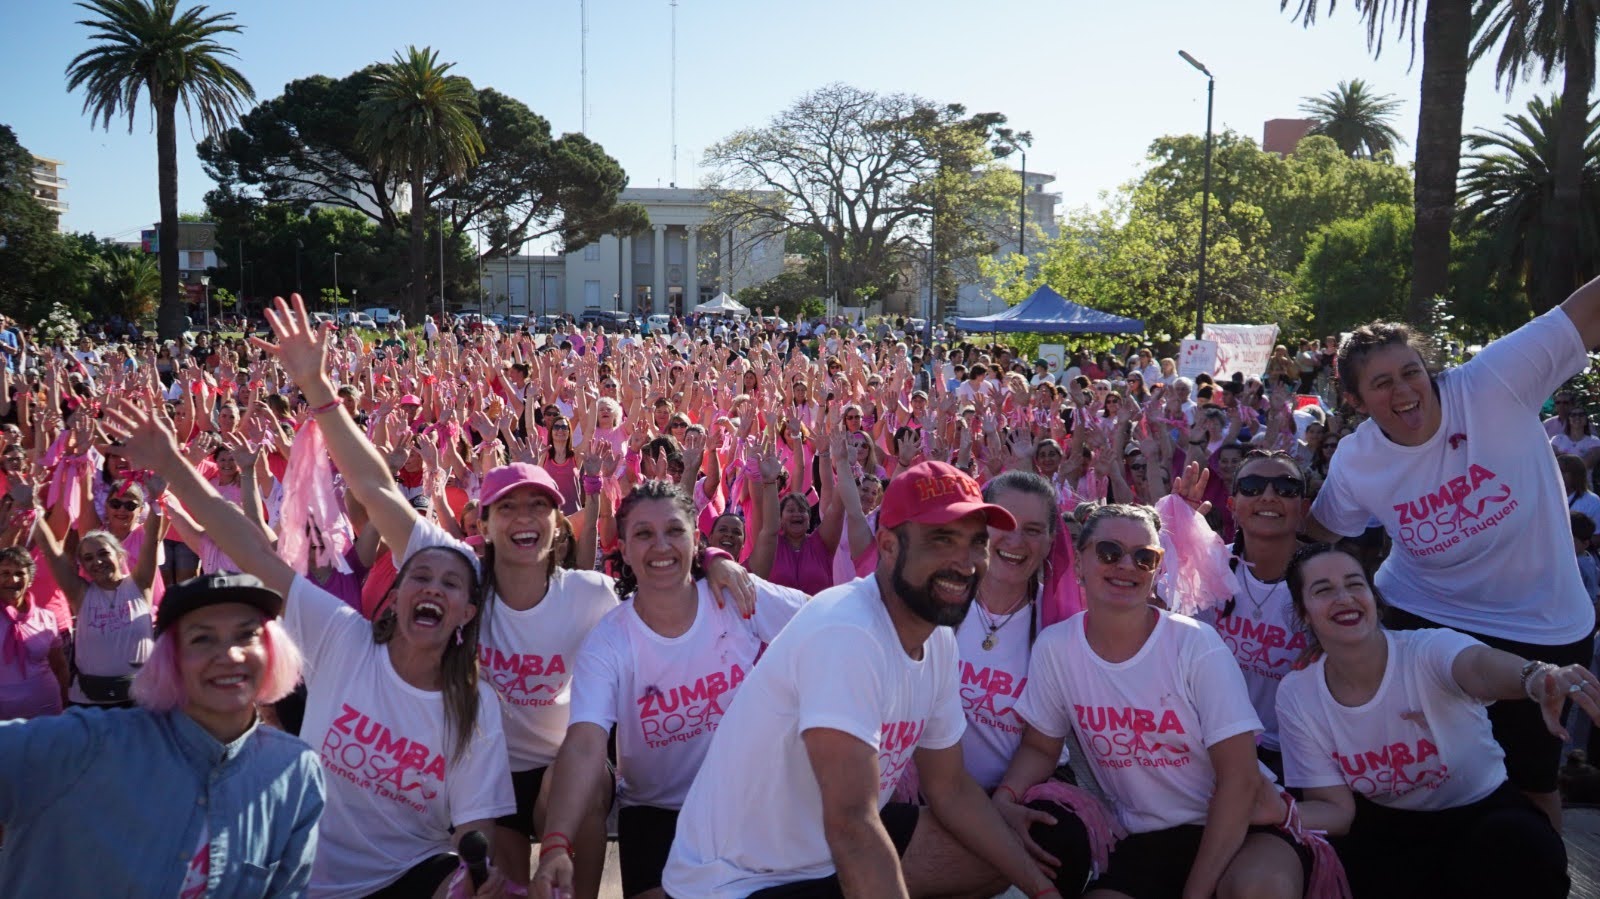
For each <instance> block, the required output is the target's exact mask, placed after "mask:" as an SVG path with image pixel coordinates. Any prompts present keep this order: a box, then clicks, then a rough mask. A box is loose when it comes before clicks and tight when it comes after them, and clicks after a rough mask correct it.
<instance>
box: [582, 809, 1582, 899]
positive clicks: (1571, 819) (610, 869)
mask: <svg viewBox="0 0 1600 899" xmlns="http://www.w3.org/2000/svg"><path fill="white" fill-rule="evenodd" d="M1565 836H1566V838H1567V856H1568V870H1570V871H1571V872H1572V894H1571V897H1570V899H1600V808H1583V809H1575V808H1569V809H1567V819H1566V829H1565ZM600 899H623V896H622V877H621V875H620V874H619V873H618V870H617V844H616V843H614V842H613V843H611V844H610V845H609V846H608V847H607V849H606V879H605V883H604V885H602V886H601V888H600ZM996 899H1025V897H1024V896H1023V894H1022V892H1021V891H1020V890H1015V889H1013V890H1010V891H1008V892H1005V893H1003V894H1001V895H1000V896H999V897H996Z"/></svg>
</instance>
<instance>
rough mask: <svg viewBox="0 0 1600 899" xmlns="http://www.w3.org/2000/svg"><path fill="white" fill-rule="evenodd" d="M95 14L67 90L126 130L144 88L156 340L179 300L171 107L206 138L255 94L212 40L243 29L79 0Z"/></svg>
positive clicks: (153, 1) (171, 325)
mask: <svg viewBox="0 0 1600 899" xmlns="http://www.w3.org/2000/svg"><path fill="white" fill-rule="evenodd" d="M77 5H78V6H80V7H82V8H83V9H86V10H88V11H89V12H90V13H92V14H94V15H97V16H98V17H99V18H95V19H86V20H83V21H80V22H79V23H78V24H79V25H83V26H85V27H87V28H89V29H90V31H91V32H92V33H93V36H92V40H96V41H99V42H100V43H97V44H96V45H95V46H93V47H90V48H89V49H88V50H85V51H83V52H82V53H79V54H78V55H77V56H76V57H74V58H73V60H72V62H71V63H69V64H68V65H67V90H69V91H74V90H77V89H78V88H79V87H82V88H83V89H84V98H83V111H84V112H87V113H89V114H90V120H91V123H98V124H99V125H100V126H101V127H103V128H106V129H110V127H111V120H112V119H114V118H116V117H118V116H120V115H122V114H124V113H126V114H127V116H128V132H129V133H130V134H131V133H132V132H133V117H134V113H135V112H137V111H138V109H139V106H140V102H139V99H140V97H139V95H140V94H141V93H148V94H149V97H150V108H151V110H152V114H153V115H154V117H155V125H156V171H157V175H158V180H159V193H160V195H161V225H160V232H159V234H160V241H161V253H160V256H161V306H160V309H159V312H158V313H157V319H156V322H157V329H158V331H159V333H160V336H161V338H162V339H163V340H175V339H177V338H178V337H179V336H180V335H181V334H182V333H183V324H184V302H183V299H182V297H181V295H180V293H179V287H178V104H179V102H182V103H183V109H184V112H185V113H187V114H188V115H189V118H190V121H191V122H192V121H193V120H194V119H195V118H199V120H200V126H201V129H202V130H203V131H204V132H205V133H206V134H207V135H208V136H210V135H217V134H221V133H222V132H223V130H224V129H226V128H227V126H228V125H229V123H231V122H233V121H234V120H235V119H237V118H238V116H239V109H240V106H241V103H242V102H243V101H249V100H254V99H255V91H254V90H253V89H252V88H251V87H250V82H249V81H247V80H245V77H244V75H243V74H241V73H240V72H239V70H238V69H235V68H234V67H233V66H232V65H231V64H229V63H228V62H227V61H226V57H230V56H236V55H237V54H235V53H234V52H233V50H232V49H231V48H229V47H225V46H223V45H222V44H220V43H218V42H217V40H216V38H217V37H218V36H219V35H223V34H238V33H240V32H241V31H243V30H244V29H243V28H242V27H240V26H238V25H233V24H229V23H230V20H232V19H233V14H232V13H218V14H216V15H211V14H209V11H208V9H207V8H206V7H205V6H193V7H190V8H189V9H187V10H184V11H183V12H182V13H179V12H178V2H177V0H83V2H80V3H78V4H77Z"/></svg>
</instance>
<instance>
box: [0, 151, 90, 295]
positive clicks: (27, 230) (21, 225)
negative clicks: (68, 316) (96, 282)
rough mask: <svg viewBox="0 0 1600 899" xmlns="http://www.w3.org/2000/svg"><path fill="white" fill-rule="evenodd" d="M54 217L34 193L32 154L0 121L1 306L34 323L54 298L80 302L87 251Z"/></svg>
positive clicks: (85, 282)
mask: <svg viewBox="0 0 1600 899" xmlns="http://www.w3.org/2000/svg"><path fill="white" fill-rule="evenodd" d="M56 222H57V217H56V215H55V213H53V212H51V211H50V210H48V209H46V208H45V207H44V205H43V204H42V203H40V202H39V201H38V200H37V199H35V198H34V195H33V156H32V155H31V154H29V153H28V151H27V150H26V149H24V148H23V147H22V146H21V145H20V144H18V143H17V138H16V135H15V134H14V133H13V132H12V130H11V129H10V128H9V127H6V126H5V125H0V312H3V313H4V314H6V315H9V316H12V317H14V318H16V319H18V320H19V321H22V322H25V323H28V324H32V323H33V322H36V321H38V320H39V319H40V318H42V317H44V316H45V315H46V314H47V313H48V312H49V311H50V307H51V305H52V304H53V303H55V302H58V301H59V302H62V303H65V304H66V305H68V306H69V307H72V308H74V309H76V308H78V307H79V306H80V305H81V303H82V302H83V299H84V297H85V295H86V293H87V287H88V286H87V279H86V278H85V276H84V274H85V268H84V266H85V265H86V264H87V253H86V252H85V250H84V248H83V244H82V242H80V241H77V240H74V239H73V238H71V237H68V236H66V235H62V234H59V233H57V232H56Z"/></svg>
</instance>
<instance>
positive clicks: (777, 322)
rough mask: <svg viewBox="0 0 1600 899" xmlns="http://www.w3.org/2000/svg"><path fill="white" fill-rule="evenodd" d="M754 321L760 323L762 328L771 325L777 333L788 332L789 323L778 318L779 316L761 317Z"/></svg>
mask: <svg viewBox="0 0 1600 899" xmlns="http://www.w3.org/2000/svg"><path fill="white" fill-rule="evenodd" d="M756 321H758V322H760V323H761V325H762V327H766V326H768V325H771V326H772V327H774V328H777V329H778V330H779V331H787V330H789V323H788V322H786V321H784V320H783V318H782V317H780V316H776V315H763V316H761V317H760V318H758V319H756Z"/></svg>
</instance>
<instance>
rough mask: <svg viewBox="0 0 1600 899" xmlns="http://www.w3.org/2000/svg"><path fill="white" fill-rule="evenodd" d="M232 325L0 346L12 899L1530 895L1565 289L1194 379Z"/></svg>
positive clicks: (1549, 809)
mask: <svg viewBox="0 0 1600 899" xmlns="http://www.w3.org/2000/svg"><path fill="white" fill-rule="evenodd" d="M266 319H267V322H268V324H269V325H270V328H271V334H270V337H269V338H262V337H250V338H244V339H217V338H213V337H210V336H207V335H200V336H199V338H198V340H196V341H194V342H192V343H191V342H188V341H184V342H175V343H167V344H160V343H158V342H157V341H154V340H151V339H147V338H145V337H142V336H138V335H136V334H129V335H127V336H126V338H125V339H124V340H123V341H121V342H115V343H113V342H105V341H97V340H93V339H89V338H85V339H84V340H82V341H79V342H77V343H76V345H73V346H68V345H64V344H52V342H50V341H43V342H36V341H33V340H31V339H30V337H29V335H28V334H26V333H25V332H23V331H22V330H21V329H17V330H15V331H10V332H4V336H0V357H3V360H4V365H3V367H0V479H3V483H0V491H3V495H0V506H3V507H4V508H0V525H3V527H0V609H3V610H4V616H3V617H0V650H3V654H0V767H3V768H5V770H7V771H8V772H11V774H9V775H8V776H7V777H4V778H0V828H3V831H0V894H3V895H18V896H21V895H46V894H49V895H87V894H91V893H100V892H107V891H110V892H133V893H135V894H138V895H152V896H171V895H179V896H182V897H202V896H228V897H232V896H239V897H254V896H291V895H302V894H303V895H310V896H317V897H363V896H379V897H430V896H444V895H447V894H448V895H455V896H480V897H499V896H509V895H525V894H531V895H533V896H536V897H539V899H552V897H580V899H595V897H596V896H598V895H599V892H600V889H601V882H602V879H603V876H604V871H603V867H604V861H605V857H606V844H607V841H608V839H610V836H611V834H610V833H609V832H608V831H609V826H608V819H610V820H612V821H614V828H615V838H616V841H617V848H618V854H619V860H620V868H621V880H622V886H623V893H624V895H625V896H627V897H630V899H632V897H647V899H659V897H673V899H701V897H707V899H723V897H728V899H733V897H738V899H744V897H752V896H755V897H762V899H805V897H840V896H851V897H873V899H877V897H892V896H980V897H981V896H993V895H996V894H998V893H1001V892H1003V891H1005V890H1006V889H1007V888H1008V887H1010V886H1015V887H1017V888H1020V889H1021V890H1022V891H1023V893H1025V894H1026V895H1027V896H1029V897H1033V899H1039V897H1052V896H1061V897H1076V896H1090V897H1094V899H1117V897H1132V899H1159V897H1169V896H1170V897H1184V899H1193V897H1210V896H1219V897H1225V899H1243V897H1256V896H1271V897H1298V896H1308V897H1319V899H1320V897H1342V896H1351V895H1353V896H1356V897H1362V899H1365V897H1380V899H1381V897H1425V896H1440V897H1443V896H1451V897H1456V896H1507V895H1516V896H1527V897H1539V899H1542V897H1559V896H1565V895H1567V893H1568V890H1569V885H1570V879H1569V873H1568V866H1567V858H1566V852H1565V848H1564V845H1563V842H1562V839H1561V836H1560V826H1561V801H1560V795H1559V793H1558V792H1557V770H1558V768H1559V766H1560V765H1561V761H1562V758H1563V755H1562V753H1563V749H1564V748H1565V749H1570V748H1572V747H1573V746H1575V745H1576V746H1578V747H1580V748H1581V746H1582V744H1583V742H1584V741H1585V740H1587V739H1589V737H1588V736H1587V734H1588V731H1587V730H1584V729H1580V728H1579V726H1578V725H1579V723H1580V722H1582V723H1583V724H1587V719H1589V718H1594V717H1596V716H1600V680H1597V679H1596V677H1595V673H1594V671H1593V670H1592V669H1593V666H1594V664H1595V662H1596V639H1595V600H1596V591H1597V589H1600V587H1597V582H1600V575H1597V574H1596V564H1595V561H1594V557H1593V555H1592V554H1591V549H1592V547H1591V542H1592V541H1593V539H1594V535H1595V522H1594V516H1596V515H1600V497H1597V496H1595V494H1594V492H1593V491H1592V489H1591V488H1590V486H1589V485H1590V484H1591V483H1592V482H1593V481H1592V478H1593V468H1594V464H1595V462H1596V461H1600V437H1596V436H1594V435H1593V434H1592V433H1591V426H1590V422H1589V419H1588V417H1587V415H1586V414H1585V413H1584V411H1583V409H1582V405H1581V401H1582V397H1581V396H1580V395H1578V394H1577V393H1575V392H1574V391H1572V390H1571V389H1568V388H1564V387H1563V385H1564V384H1566V383H1567V382H1568V381H1569V379H1571V378H1572V377H1573V376H1575V375H1576V374H1578V373H1579V372H1580V371H1582V370H1584V369H1585V368H1586V367H1587V365H1588V355H1587V349H1588V348H1591V347H1596V346H1600V282H1596V283H1594V284H1590V285H1588V286H1586V287H1584V288H1582V289H1581V290H1580V291H1578V292H1577V293H1576V294H1574V295H1573V296H1572V298H1570V299H1569V300H1568V301H1567V302H1566V303H1565V304H1563V305H1562V306H1561V307H1560V308H1558V309H1556V310H1552V311H1551V312H1549V313H1547V314H1545V315H1543V316H1541V317H1539V318H1538V319H1536V320H1535V321H1533V322H1532V323H1530V324H1528V325H1527V326H1525V327H1523V328H1521V329H1519V330H1517V331H1516V332H1514V333H1512V334H1510V335H1507V336H1505V337H1504V338H1502V339H1500V340H1498V341H1495V342H1494V343H1492V344H1490V345H1489V346H1488V347H1486V348H1484V349H1483V351H1482V352H1480V353H1479V354H1478V355H1477V356H1475V357H1474V358H1473V359H1472V361H1470V362H1468V363H1466V364H1464V365H1461V366H1459V367H1456V368H1451V369H1447V370H1440V369H1438V368H1437V367H1435V366H1433V365H1432V364H1431V361H1430V356H1429V351H1428V347H1427V346H1426V344H1425V342H1424V341H1422V340H1420V339H1419V338H1418V336H1417V335H1416V334H1414V333H1413V332H1411V331H1410V330H1409V329H1407V328H1405V327H1404V326H1399V325H1392V324H1384V323H1375V324H1373V325H1369V326H1366V327H1362V328H1359V329H1357V330H1356V331H1354V332H1352V333H1351V334H1349V335H1347V336H1346V337H1345V338H1344V339H1343V340H1342V341H1335V340H1333V339H1332V338H1330V339H1329V340H1327V341H1324V342H1320V343H1319V342H1316V341H1306V342H1303V343H1302V344H1300V345H1299V346H1300V348H1299V350H1298V352H1296V353H1291V352H1290V350H1289V349H1288V348H1287V347H1279V348H1277V351H1276V352H1274V354H1273V356H1272V358H1271V360H1269V362H1268V364H1267V366H1266V369H1265V370H1264V371H1263V372H1260V373H1256V374H1255V376H1249V375H1250V373H1239V374H1235V375H1232V376H1231V377H1216V378H1213V377H1210V376H1207V375H1199V376H1196V377H1194V378H1190V377H1184V376H1180V374H1179V372H1178V371H1177V370H1176V368H1175V366H1174V365H1173V362H1172V360H1171V359H1164V358H1159V357H1158V356H1157V355H1156V354H1154V353H1153V352H1152V351H1151V349H1150V348H1147V347H1141V346H1138V345H1134V346H1128V347H1123V348H1121V351H1119V352H1117V353H1103V354H1093V353H1087V352H1083V353H1077V354H1074V355H1073V356H1072V357H1071V358H1070V359H1069V360H1067V363H1066V364H1065V365H1063V366H1062V367H1061V370H1059V371H1052V370H1051V367H1050V365H1049V364H1048V363H1046V362H1044V360H1034V359H1029V358H1025V357H1024V358H1019V357H1018V356H1017V355H1016V354H1015V353H1014V352H1013V351H1012V350H1011V349H1010V348H1008V347H1006V346H1004V345H998V344H989V343H987V342H985V341H981V340H979V341H969V340H963V339H961V338H960V336H959V335H957V334H955V333H949V332H946V331H945V330H944V329H943V328H938V329H937V331H936V332H935V333H934V334H933V337H934V339H933V341H931V342H930V341H927V340H925V339H924V335H923V333H921V332H919V331H918V330H917V329H916V328H915V327H908V324H907V323H905V322H890V321H885V322H882V323H881V324H878V325H876V326H875V327H872V328H852V327H851V326H850V325H849V324H848V323H847V322H843V321H821V322H799V323H797V324H796V326H794V327H787V326H784V327H780V326H778V325H777V324H775V323H773V322H772V321H770V320H767V321H762V320H760V319H749V320H740V319H712V320H704V321H685V322H679V321H676V320H674V321H673V322H672V323H671V324H669V325H668V326H667V328H665V329H664V330H663V329H657V330H656V331H654V332H653V333H649V334H640V333H637V332H635V331H632V330H624V331H620V332H611V333H606V332H598V331H595V330H593V329H591V328H587V327H585V328H580V327H578V326H576V325H573V324H570V323H569V324H566V325H563V326H560V327H558V328H556V329H555V330H554V332H552V333H549V334H532V333H528V332H526V331H523V330H517V331H512V332H504V333H503V332H501V331H499V330H498V329H496V328H494V327H492V326H490V327H484V326H481V325H478V326H475V327H474V328H472V329H470V330H469V329H468V328H467V327H465V326H459V327H453V326H452V325H453V323H450V322H436V321H434V320H433V319H432V318H428V319H425V320H424V322H423V323H422V325H421V326H420V327H419V328H417V329H415V330H413V331H404V330H402V329H400V328H399V327H393V328H390V329H388V330H387V331H386V333H384V334H383V335H381V336H379V337H377V338H372V337H370V336H368V337H363V336H361V335H357V334H353V333H340V332H338V331H337V330H336V329H334V328H332V327H331V326H327V325H319V324H318V323H317V322H316V320H315V319H314V318H313V317H312V316H310V315H308V314H307V312H306V310H305V307H304V305H303V304H302V303H301V301H300V300H299V298H298V297H295V298H292V299H291V300H290V301H287V302H286V301H282V300H280V301H278V302H277V304H276V305H275V307H274V308H273V309H270V310H268V311H267V315H266ZM1547 400H1549V401H1550V403H1549V404H1550V406H1551V407H1552V408H1553V414H1551V415H1550V416H1549V418H1548V419H1542V414H1541V413H1542V410H1543V409H1544V407H1545V405H1546V401H1547ZM1585 523H1587V527H1585ZM1569 535H1570V538H1571V539H1572V541H1573V542H1572V546H1573V549H1572V550H1571V551H1568V550H1567V549H1566V546H1567V542H1566V541H1567V539H1568V538H1569ZM1569 728H1570V730H1569ZM19 772H25V773H24V774H21V775H20V776H19ZM613 811H615V817H614V818H610V816H611V815H612V813H613ZM88 859H92V860H93V864H86V863H85V860H88Z"/></svg>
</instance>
